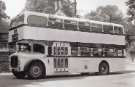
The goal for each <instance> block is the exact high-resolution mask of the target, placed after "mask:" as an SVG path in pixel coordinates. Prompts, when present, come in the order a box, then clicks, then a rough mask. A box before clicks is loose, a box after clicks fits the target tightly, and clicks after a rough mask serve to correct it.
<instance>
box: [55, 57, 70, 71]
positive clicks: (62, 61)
mask: <svg viewBox="0 0 135 87" xmlns="http://www.w3.org/2000/svg"><path fill="white" fill-rule="evenodd" d="M54 69H55V72H68V58H65V57H64V58H63V57H55V58H54Z"/></svg>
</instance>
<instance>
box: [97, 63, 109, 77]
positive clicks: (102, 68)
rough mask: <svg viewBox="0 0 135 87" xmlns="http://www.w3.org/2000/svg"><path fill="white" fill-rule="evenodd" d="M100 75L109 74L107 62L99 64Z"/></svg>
mask: <svg viewBox="0 0 135 87" xmlns="http://www.w3.org/2000/svg"><path fill="white" fill-rule="evenodd" d="M99 74H101V75H107V74H109V64H108V63H107V62H102V63H100V64H99Z"/></svg>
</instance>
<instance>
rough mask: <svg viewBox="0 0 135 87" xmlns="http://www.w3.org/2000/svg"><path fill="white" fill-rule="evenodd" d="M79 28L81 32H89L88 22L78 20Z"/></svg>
mask: <svg viewBox="0 0 135 87" xmlns="http://www.w3.org/2000/svg"><path fill="white" fill-rule="evenodd" d="M79 30H80V31H82V32H90V24H89V23H88V22H79Z"/></svg>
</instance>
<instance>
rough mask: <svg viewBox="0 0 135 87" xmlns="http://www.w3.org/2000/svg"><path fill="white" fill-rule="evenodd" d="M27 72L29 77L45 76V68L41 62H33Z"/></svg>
mask: <svg viewBox="0 0 135 87" xmlns="http://www.w3.org/2000/svg"><path fill="white" fill-rule="evenodd" d="M27 72H28V78H29V79H41V78H45V68H44V66H43V64H42V63H40V62H32V63H31V64H30V66H29V68H28V71H27Z"/></svg>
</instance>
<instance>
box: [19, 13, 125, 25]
mask: <svg viewBox="0 0 135 87" xmlns="http://www.w3.org/2000/svg"><path fill="white" fill-rule="evenodd" d="M22 14H33V15H38V16H46V17H53V18H58V19H63V20H72V21H77V22H88V23H89V22H90V23H96V24H101V25H112V26H118V27H123V25H121V24H116V23H109V22H101V21H95V20H90V19H84V18H76V17H66V16H59V15H55V14H46V13H41V12H35V11H22V12H21V13H20V14H19V15H18V16H20V15H22Z"/></svg>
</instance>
